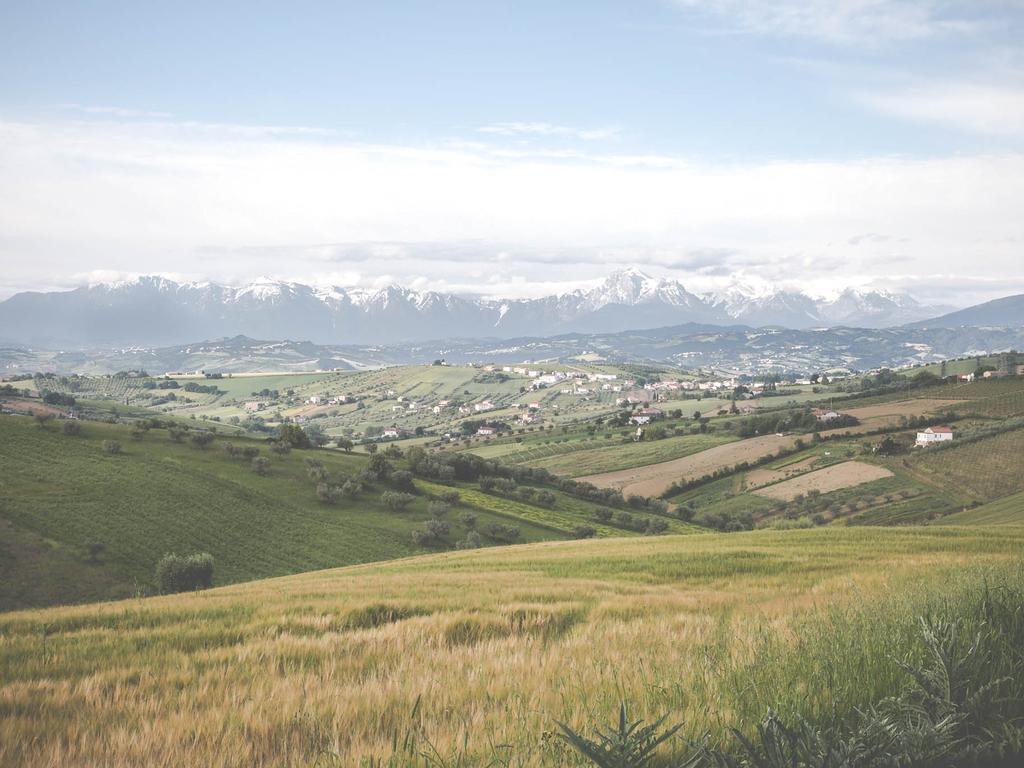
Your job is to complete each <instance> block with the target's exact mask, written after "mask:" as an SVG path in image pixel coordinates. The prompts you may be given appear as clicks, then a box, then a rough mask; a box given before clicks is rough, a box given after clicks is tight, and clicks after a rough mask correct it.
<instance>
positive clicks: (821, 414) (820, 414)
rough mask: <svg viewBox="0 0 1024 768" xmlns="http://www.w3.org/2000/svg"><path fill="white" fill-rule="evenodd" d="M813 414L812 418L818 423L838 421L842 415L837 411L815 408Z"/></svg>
mask: <svg viewBox="0 0 1024 768" xmlns="http://www.w3.org/2000/svg"><path fill="white" fill-rule="evenodd" d="M813 413H814V418H816V419H817V420H818V421H833V420H835V419H838V418H839V417H840V416H841V415H842V414H840V413H839V412H838V411H833V410H825V409H822V408H815V409H814V411H813Z"/></svg>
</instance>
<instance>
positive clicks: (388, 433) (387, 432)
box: [381, 427, 402, 439]
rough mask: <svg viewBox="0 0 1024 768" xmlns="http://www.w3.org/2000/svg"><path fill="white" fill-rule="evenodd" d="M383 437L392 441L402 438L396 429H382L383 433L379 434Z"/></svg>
mask: <svg viewBox="0 0 1024 768" xmlns="http://www.w3.org/2000/svg"><path fill="white" fill-rule="evenodd" d="M381 435H382V436H383V437H386V438H389V439H393V438H396V437H401V436H402V430H400V429H399V428H398V427H384V431H383V432H382V433H381Z"/></svg>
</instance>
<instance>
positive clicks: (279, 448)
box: [270, 440, 292, 456]
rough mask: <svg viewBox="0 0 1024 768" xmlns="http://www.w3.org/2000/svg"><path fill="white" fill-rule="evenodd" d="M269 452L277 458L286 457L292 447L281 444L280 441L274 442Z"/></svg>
mask: <svg viewBox="0 0 1024 768" xmlns="http://www.w3.org/2000/svg"><path fill="white" fill-rule="evenodd" d="M270 450H271V451H273V452H274V453H275V454H277V455H278V456H287V455H288V454H289V453H291V452H292V447H291V445H289V444H288V443H283V442H281V441H280V440H275V441H274V442H272V443H271V444H270Z"/></svg>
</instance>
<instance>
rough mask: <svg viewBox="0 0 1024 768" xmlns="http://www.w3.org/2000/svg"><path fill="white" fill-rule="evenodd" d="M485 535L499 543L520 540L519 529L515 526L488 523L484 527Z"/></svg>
mask: <svg viewBox="0 0 1024 768" xmlns="http://www.w3.org/2000/svg"><path fill="white" fill-rule="evenodd" d="M483 532H484V534H485V535H487V536H489V537H490V538H492V539H496V540H497V541H515V540H516V539H518V538H519V529H518V528H517V527H516V526H514V525H502V524H501V523H488V524H487V525H485V526H484V527H483Z"/></svg>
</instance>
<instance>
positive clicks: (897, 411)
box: [842, 398, 963, 427]
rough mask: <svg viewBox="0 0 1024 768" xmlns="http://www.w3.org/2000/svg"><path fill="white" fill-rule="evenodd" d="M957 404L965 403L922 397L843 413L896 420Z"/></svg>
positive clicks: (865, 418)
mask: <svg viewBox="0 0 1024 768" xmlns="http://www.w3.org/2000/svg"><path fill="white" fill-rule="evenodd" d="M957 405H963V401H962V400H939V399H934V398H930V399H929V398H921V399H919V400H898V401H895V402H892V403H881V404H879V405H865V406H862V407H860V408H850V409H849V410H842V413H848V414H850V415H851V416H856V417H857V418H858V419H860V420H861V421H865V420H867V419H882V418H885V417H889V418H891V419H892V420H894V421H895V420H896V419H898V418H899V417H900V416H924V415H925V414H927V413H931V412H932V411H939V410H942V409H943V408H951V407H954V406H957ZM874 426H876V427H877V426H879V425H878V424H877V423H876V424H875V425H874Z"/></svg>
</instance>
